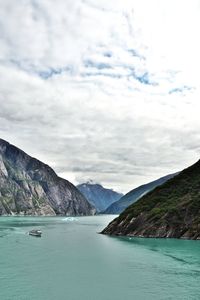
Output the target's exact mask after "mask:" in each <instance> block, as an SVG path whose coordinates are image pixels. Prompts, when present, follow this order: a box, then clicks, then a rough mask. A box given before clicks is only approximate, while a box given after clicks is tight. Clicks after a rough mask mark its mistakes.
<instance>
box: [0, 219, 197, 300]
mask: <svg viewBox="0 0 200 300" xmlns="http://www.w3.org/2000/svg"><path fill="white" fill-rule="evenodd" d="M113 218H114V216H94V217H77V218H65V217H1V218H0V247H1V249H0V299H2V300H54V299H55V300H61V299H67V300H79V299H80V300H113V299H114V300H126V299H135V300H143V299H144V300H151V299H152V300H157V299H158V300H162V299H173V300H174V299H176V300H179V299H180V300H184V299H185V300H189V299H194V300H197V299H200V241H184V240H175V239H168V240H167V239H139V238H131V239H129V238H113V237H108V236H104V235H100V234H97V232H99V231H101V230H102V229H103V228H104V227H105V226H106V225H107V224H108V223H109V222H110V221H111V220H112V219H113ZM35 228H36V229H41V230H42V231H43V236H42V238H36V237H31V236H29V235H28V234H27V232H28V231H29V230H31V229H35Z"/></svg>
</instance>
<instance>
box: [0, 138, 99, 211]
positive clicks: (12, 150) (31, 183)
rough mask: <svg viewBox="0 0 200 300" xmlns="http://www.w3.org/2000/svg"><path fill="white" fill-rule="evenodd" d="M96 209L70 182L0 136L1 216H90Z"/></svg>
mask: <svg viewBox="0 0 200 300" xmlns="http://www.w3.org/2000/svg"><path fill="white" fill-rule="evenodd" d="M94 213H95V208H94V207H93V206H92V205H91V204H90V203H89V202H88V201H87V199H86V198H85V197H84V196H83V195H82V194H81V193H80V191H79V190H78V189H77V188H76V187H75V186H74V185H73V184H72V183H70V182H69V181H67V180H65V179H63V178H60V177H59V176H57V175H56V173H55V172H54V170H53V169H52V168H50V167H49V166H48V165H46V164H44V163H42V162H41V161H39V160H37V159H35V158H33V157H31V156H29V155H28V154H26V153H25V152H24V151H22V150H20V149H19V148H17V147H15V146H13V145H11V144H9V143H8V142H7V141H5V140H2V139H0V215H14V214H22V215H93V214H94Z"/></svg>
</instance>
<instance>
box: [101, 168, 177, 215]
mask: <svg viewBox="0 0 200 300" xmlns="http://www.w3.org/2000/svg"><path fill="white" fill-rule="evenodd" d="M177 174H178V173H175V174H170V175H167V176H164V177H161V178H159V179H157V180H154V181H152V182H149V183H146V184H143V185H141V186H139V187H137V188H135V189H133V190H131V191H130V192H128V193H127V194H126V195H124V196H123V197H121V198H120V199H119V200H118V201H116V202H114V203H112V204H111V205H110V206H109V207H108V208H107V209H106V210H105V211H104V214H120V213H122V212H123V210H125V209H126V208H127V207H128V206H129V205H131V204H132V203H134V202H136V201H137V200H138V199H140V198H141V197H142V196H144V195H145V194H147V193H148V192H150V191H152V190H153V189H155V188H156V187H157V186H159V185H161V184H163V183H165V182H166V181H167V180H169V179H171V178H173V177H174V176H175V175H177Z"/></svg>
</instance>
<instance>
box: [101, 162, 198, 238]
mask: <svg viewBox="0 0 200 300" xmlns="http://www.w3.org/2000/svg"><path fill="white" fill-rule="evenodd" d="M102 233H104V234H111V235H124V236H138V237H156V238H158V237H159V238H165V237H168V238H183V239H200V161H198V162H197V163H195V164H194V165H192V166H191V167H189V168H187V169H185V170H183V171H182V172H181V173H179V174H178V175H177V176H175V177H174V178H172V179H170V180H168V181H167V182H166V183H164V184H163V185H161V186H159V187H157V188H155V189H154V190H153V191H151V192H149V193H148V194H146V195H145V196H143V197H142V198H141V199H140V200H138V201H137V202H136V203H134V204H132V205H131V206H129V207H128V208H127V209H126V210H125V211H124V212H123V213H122V214H121V215H120V216H119V217H118V218H116V219H115V220H114V221H112V222H111V223H110V224H109V225H108V226H107V227H106V228H105V229H104V230H103V231H102Z"/></svg>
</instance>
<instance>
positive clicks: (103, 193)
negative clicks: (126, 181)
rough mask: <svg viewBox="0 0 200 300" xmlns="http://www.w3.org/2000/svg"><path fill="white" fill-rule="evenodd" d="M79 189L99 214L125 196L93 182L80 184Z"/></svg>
mask: <svg viewBox="0 0 200 300" xmlns="http://www.w3.org/2000/svg"><path fill="white" fill-rule="evenodd" d="M77 188H78V189H79V191H80V192H81V193H82V194H83V195H84V196H85V197H86V199H87V200H88V201H89V202H90V203H91V204H92V205H93V206H94V207H95V208H96V210H97V211H98V212H102V211H104V210H105V209H106V208H107V207H108V206H109V205H110V204H111V203H113V202H115V201H117V200H119V199H120V198H121V197H122V196H123V194H120V193H117V192H115V191H113V190H111V189H106V188H104V187H103V186H102V185H101V184H98V183H94V182H92V181H89V182H86V183H82V184H79V185H78V186H77Z"/></svg>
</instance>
